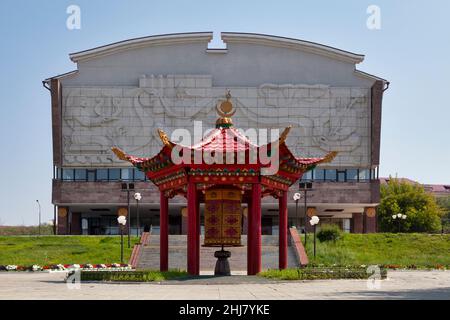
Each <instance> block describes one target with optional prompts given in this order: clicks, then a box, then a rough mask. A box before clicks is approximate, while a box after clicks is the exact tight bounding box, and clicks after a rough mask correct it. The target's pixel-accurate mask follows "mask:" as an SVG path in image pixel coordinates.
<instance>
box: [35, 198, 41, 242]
mask: <svg viewBox="0 0 450 320" xmlns="http://www.w3.org/2000/svg"><path fill="white" fill-rule="evenodd" d="M36 202H37V204H38V207H39V226H38V230H39V235H41V204H40V203H39V200H36Z"/></svg>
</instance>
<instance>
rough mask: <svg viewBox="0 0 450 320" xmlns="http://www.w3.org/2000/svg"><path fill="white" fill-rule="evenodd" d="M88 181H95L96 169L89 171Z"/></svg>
mask: <svg viewBox="0 0 450 320" xmlns="http://www.w3.org/2000/svg"><path fill="white" fill-rule="evenodd" d="M87 181H89V182H93V181H95V169H91V170H87Z"/></svg>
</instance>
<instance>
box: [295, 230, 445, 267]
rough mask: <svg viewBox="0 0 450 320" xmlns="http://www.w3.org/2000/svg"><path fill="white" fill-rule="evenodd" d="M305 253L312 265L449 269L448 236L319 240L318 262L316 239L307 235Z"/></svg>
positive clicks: (358, 236)
mask: <svg viewBox="0 0 450 320" xmlns="http://www.w3.org/2000/svg"><path fill="white" fill-rule="evenodd" d="M303 239H304V237H303V238H302V240H303ZM306 250H307V253H308V257H309V259H310V263H312V264H313V265H319V264H321V265H325V266H331V265H341V266H346V265H399V266H405V267H407V266H416V267H419V268H420V267H423V268H434V267H436V266H439V265H444V266H450V254H449V252H450V235H448V234H444V235H440V234H422V233H400V234H399V233H372V234H348V233H347V234H343V236H342V237H341V238H340V239H339V240H337V241H335V242H333V241H327V242H320V241H318V240H317V256H316V258H314V256H313V236H312V234H308V243H307V246H306Z"/></svg>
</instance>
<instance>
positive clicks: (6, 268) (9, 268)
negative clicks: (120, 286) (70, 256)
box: [0, 263, 132, 271]
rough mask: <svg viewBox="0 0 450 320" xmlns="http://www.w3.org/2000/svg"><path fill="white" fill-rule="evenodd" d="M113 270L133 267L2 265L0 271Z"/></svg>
mask: <svg viewBox="0 0 450 320" xmlns="http://www.w3.org/2000/svg"><path fill="white" fill-rule="evenodd" d="M77 269H79V270H84V271H89V270H111V271H126V270H131V269H132V268H131V265H129V264H121V263H112V264H53V265H47V266H39V265H36V264H35V265H32V266H16V265H6V266H2V265H0V271H64V270H77Z"/></svg>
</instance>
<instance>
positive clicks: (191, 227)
mask: <svg viewBox="0 0 450 320" xmlns="http://www.w3.org/2000/svg"><path fill="white" fill-rule="evenodd" d="M187 201H188V234H187V246H188V247H187V269H188V270H187V271H188V273H189V274H191V275H198V274H199V270H198V265H199V258H200V255H199V249H200V248H199V246H198V244H199V242H198V240H197V238H198V235H199V230H198V220H197V219H198V218H197V215H198V202H197V190H196V187H195V183H193V182H189V183H188V191H187Z"/></svg>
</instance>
